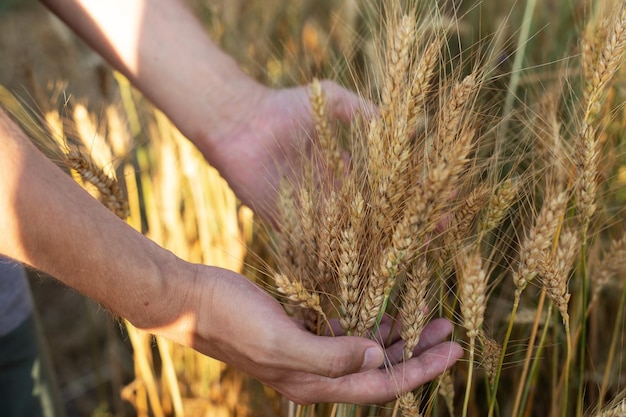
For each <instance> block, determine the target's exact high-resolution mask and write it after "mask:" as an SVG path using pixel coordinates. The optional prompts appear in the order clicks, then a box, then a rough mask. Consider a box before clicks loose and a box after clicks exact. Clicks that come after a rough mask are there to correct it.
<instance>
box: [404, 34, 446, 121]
mask: <svg viewBox="0 0 626 417" xmlns="http://www.w3.org/2000/svg"><path fill="white" fill-rule="evenodd" d="M440 51H441V39H440V38H438V37H437V38H435V39H434V40H433V41H432V42H431V43H430V44H429V45H428V47H427V48H426V50H425V51H424V53H423V54H422V56H421V57H420V59H419V61H418V63H417V65H416V66H415V71H414V73H413V76H412V80H411V101H410V102H409V111H408V120H407V127H408V129H409V131H412V130H413V129H415V126H416V124H417V121H418V119H419V117H420V115H421V114H424V110H425V109H424V105H425V103H426V97H427V95H428V93H429V90H430V87H431V82H432V79H433V74H434V71H435V67H436V66H437V63H438V62H439V59H438V58H439V53H440Z"/></svg>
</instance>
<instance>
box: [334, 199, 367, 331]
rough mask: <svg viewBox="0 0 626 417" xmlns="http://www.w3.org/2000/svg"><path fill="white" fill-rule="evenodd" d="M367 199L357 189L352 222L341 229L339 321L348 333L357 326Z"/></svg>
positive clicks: (351, 214) (352, 202)
mask: <svg viewBox="0 0 626 417" xmlns="http://www.w3.org/2000/svg"><path fill="white" fill-rule="evenodd" d="M364 210H365V201H364V200H363V196H362V194H361V193H360V192H358V191H357V192H356V194H355V196H354V198H353V200H352V201H351V202H350V219H349V225H348V226H347V227H346V228H345V229H344V230H342V231H341V238H340V243H339V268H338V272H339V296H340V304H341V311H342V314H341V317H340V319H339V323H340V324H341V327H342V328H343V329H344V330H345V331H346V333H347V334H352V333H354V331H355V330H356V326H357V317H358V314H359V295H360V288H361V284H360V282H361V281H360V278H361V277H360V274H359V272H360V244H359V242H360V241H361V239H362V238H363V235H362V233H361V232H362V230H363V226H364V225H363V220H364V219H365V215H364Z"/></svg>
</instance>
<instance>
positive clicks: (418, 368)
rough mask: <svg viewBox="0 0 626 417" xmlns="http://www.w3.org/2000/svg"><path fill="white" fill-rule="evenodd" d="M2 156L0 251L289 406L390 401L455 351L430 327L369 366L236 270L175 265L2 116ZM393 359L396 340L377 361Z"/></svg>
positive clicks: (368, 344) (373, 353) (444, 326)
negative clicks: (408, 349) (269, 389)
mask: <svg viewBox="0 0 626 417" xmlns="http://www.w3.org/2000/svg"><path fill="white" fill-rule="evenodd" d="M0 149H2V152H0V167H2V171H3V175H2V176H0V196H1V198H0V230H1V231H2V239H0V253H2V254H5V255H8V256H10V257H12V258H14V259H16V260H19V261H22V262H24V263H27V264H29V265H32V266H34V267H36V268H38V269H40V270H42V271H45V272H47V273H50V274H52V275H53V276H55V277H57V278H58V279H60V280H61V281H62V282H64V283H66V284H67V285H70V286H72V287H74V288H76V289H78V290H79V291H81V292H83V293H85V294H86V295H88V296H89V297H92V298H94V299H95V300H97V301H99V302H100V303H102V304H103V305H104V306H106V307H107V308H109V309H110V310H111V311H112V312H114V313H115V314H119V315H121V316H123V317H126V318H128V319H129V320H130V321H131V322H132V323H133V324H135V325H136V326H138V327H139V328H142V329H145V330H148V331H150V332H152V333H155V334H158V335H162V336H164V337H167V338H169V339H171V340H174V341H176V342H179V343H182V344H184V345H187V346H190V347H193V348H194V349H196V350H198V351H200V352H201V353H204V354H206V355H209V356H212V357H214V358H217V359H220V360H223V361H225V362H227V363H230V364H232V365H234V366H236V367H238V368H240V369H242V370H244V371H246V372H248V373H249V374H250V375H252V376H254V377H256V378H258V379H259V380H261V381H262V382H264V383H266V384H268V385H270V386H273V387H275V388H276V389H277V390H279V391H280V392H282V393H283V394H285V395H286V396H287V397H289V398H291V399H293V400H296V401H298V402H301V403H310V402H326V401H332V402H355V403H375V402H384V401H388V400H391V399H393V398H394V396H395V395H396V394H397V393H398V392H401V391H406V390H408V389H413V388H414V387H416V386H418V385H421V384H423V383H425V382H427V381H429V380H430V379H432V378H434V377H435V376H436V375H438V374H439V373H441V372H442V371H443V370H444V369H445V368H447V367H448V366H450V365H451V364H452V363H453V362H454V361H455V360H456V359H457V358H458V357H459V356H460V355H461V353H462V351H461V349H460V347H459V346H458V345H455V344H450V343H442V341H443V340H444V339H445V337H446V336H447V335H448V334H449V332H450V331H451V325H450V323H448V322H447V321H435V322H433V323H431V324H430V325H429V327H427V328H426V329H425V330H424V332H423V335H422V340H423V341H422V342H421V344H420V346H419V347H418V348H417V349H416V357H415V358H414V359H411V360H410V361H408V362H406V363H401V364H398V365H395V366H394V368H395V370H392V371H389V370H388V369H377V367H378V366H379V365H380V364H381V363H382V361H383V351H382V349H381V348H380V347H379V346H378V345H377V344H376V343H375V342H373V341H371V340H367V339H362V338H356V337H337V338H330V337H320V336H314V335H312V334H311V333H309V332H308V331H306V330H305V329H304V328H302V327H301V326H300V325H299V324H297V323H296V322H294V321H293V320H291V319H290V318H289V317H288V316H287V315H286V314H285V312H284V311H283V309H282V307H281V306H280V304H278V303H277V302H276V301H275V300H273V299H272V298H271V297H269V296H268V295H267V294H265V293H263V291H261V290H260V289H259V288H257V287H256V286H254V285H253V284H251V283H250V282H249V281H247V280H246V279H245V278H244V277H242V276H241V275H238V274H235V273H234V272H231V271H227V270H224V269H220V268H215V267H210V266H204V265H192V264H189V263H187V262H184V261H182V260H180V259H178V258H176V257H175V256H174V255H172V254H171V253H169V252H167V251H166V250H164V249H162V248H160V247H159V246H157V245H155V244H154V243H153V242H151V241H149V240H148V239H147V238H145V237H144V236H142V235H141V234H139V233H137V232H135V231H134V230H133V229H132V228H131V227H129V226H128V225H127V224H126V223H124V222H123V221H121V220H119V219H118V218H117V217H115V216H114V215H113V214H112V213H110V212H109V211H107V210H106V209H105V208H104V207H103V206H101V205H100V204H99V203H98V202H97V201H95V200H94V199H93V198H91V197H90V196H89V195H88V194H87V193H86V192H85V191H83V190H82V189H81V188H80V187H79V186H78V185H76V184H75V183H74V182H73V181H72V180H71V179H70V178H69V177H68V176H67V175H65V174H64V173H63V172H61V170H59V169H58V168H57V167H55V166H54V165H53V164H52V163H51V162H50V161H48V160H47V159H46V158H45V157H44V156H43V155H42V154H41V153H39V151H37V150H36V149H35V148H34V146H33V145H32V144H30V143H29V141H28V139H27V138H26V137H25V136H24V135H23V133H22V132H21V131H20V130H19V129H18V128H17V127H16V126H15V124H14V123H12V121H11V120H10V119H9V118H8V117H7V116H6V114H4V113H3V112H2V111H0ZM233 300H245V302H237V303H233ZM233 306H236V307H235V308H233ZM394 352H395V353H394ZM401 352H402V346H401V344H400V343H398V344H395V345H393V346H391V347H389V349H387V353H386V354H387V355H388V357H391V358H393V357H394V356H397V354H398V353H400V355H401Z"/></svg>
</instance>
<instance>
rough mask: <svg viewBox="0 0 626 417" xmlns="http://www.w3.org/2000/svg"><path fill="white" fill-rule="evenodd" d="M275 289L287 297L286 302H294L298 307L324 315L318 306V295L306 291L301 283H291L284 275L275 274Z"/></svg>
mask: <svg viewBox="0 0 626 417" xmlns="http://www.w3.org/2000/svg"><path fill="white" fill-rule="evenodd" d="M274 279H275V281H276V288H277V289H278V291H279V292H280V293H281V294H283V295H284V296H285V297H287V299H288V300H290V301H293V302H295V303H296V304H297V305H298V306H299V307H302V308H310V309H312V310H315V311H316V312H318V313H319V314H320V315H324V312H323V311H322V308H321V306H320V298H319V295H317V294H316V293H314V292H313V291H309V290H307V289H306V288H305V287H304V285H303V284H302V282H300V281H292V280H290V279H289V278H287V276H286V275H284V274H276V276H275V277H274Z"/></svg>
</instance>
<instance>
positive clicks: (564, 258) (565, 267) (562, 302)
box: [539, 230, 579, 324]
mask: <svg viewBox="0 0 626 417" xmlns="http://www.w3.org/2000/svg"><path fill="white" fill-rule="evenodd" d="M578 245H579V239H578V237H577V235H576V234H575V233H574V232H573V231H571V230H566V231H564V232H562V233H561V236H560V238H559V246H558V248H557V250H556V253H555V254H554V256H552V255H551V251H550V250H548V251H547V252H546V258H547V259H546V260H545V261H544V262H542V263H540V265H539V266H540V274H541V281H542V282H543V285H544V287H545V288H546V293H547V295H548V297H549V298H550V300H552V302H553V303H554V305H555V306H556V307H557V308H558V309H559V312H560V313H561V316H562V317H563V321H564V322H565V323H566V324H568V323H569V314H568V312H567V306H568V302H569V299H570V294H569V291H568V288H567V281H568V278H569V277H568V275H569V272H570V270H571V268H572V264H573V263H574V258H575V257H576V253H577V248H578Z"/></svg>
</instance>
